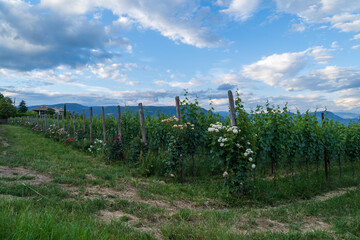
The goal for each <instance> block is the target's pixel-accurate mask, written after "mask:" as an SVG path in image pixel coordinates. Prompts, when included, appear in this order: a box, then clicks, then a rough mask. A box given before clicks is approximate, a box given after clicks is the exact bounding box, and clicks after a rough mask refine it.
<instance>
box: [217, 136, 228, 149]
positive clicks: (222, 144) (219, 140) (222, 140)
mask: <svg viewBox="0 0 360 240" xmlns="http://www.w3.org/2000/svg"><path fill="white" fill-rule="evenodd" d="M227 140H228V139H227V138H224V137H219V139H218V142H219V143H220V147H223V146H224V142H227Z"/></svg>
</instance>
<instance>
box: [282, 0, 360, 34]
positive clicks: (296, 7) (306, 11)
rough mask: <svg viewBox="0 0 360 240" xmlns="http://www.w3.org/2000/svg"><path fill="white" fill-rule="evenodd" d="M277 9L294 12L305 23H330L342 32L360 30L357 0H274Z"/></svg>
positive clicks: (358, 3)
mask: <svg viewBox="0 0 360 240" xmlns="http://www.w3.org/2000/svg"><path fill="white" fill-rule="evenodd" d="M275 1H276V4H277V8H278V10H279V11H282V12H287V13H291V14H295V15H297V16H299V17H300V18H301V19H302V20H303V21H305V22H307V23H330V24H331V26H332V28H336V29H339V30H340V31H343V32H358V31H360V15H359V14H356V12H358V11H359V10H360V1H359V0H346V1H344V0H292V1H289V0H275Z"/></svg>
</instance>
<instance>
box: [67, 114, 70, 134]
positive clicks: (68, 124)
mask: <svg viewBox="0 0 360 240" xmlns="http://www.w3.org/2000/svg"><path fill="white" fill-rule="evenodd" d="M69 115H70V114H69V112H67V113H66V130H67V132H68V133H69V134H70V119H69V118H70V116H69Z"/></svg>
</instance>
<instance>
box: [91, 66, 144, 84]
mask: <svg viewBox="0 0 360 240" xmlns="http://www.w3.org/2000/svg"><path fill="white" fill-rule="evenodd" d="M88 68H89V70H90V72H91V73H92V74H94V75H96V76H97V77H99V78H108V79H113V80H117V81H120V82H125V81H126V80H127V75H126V74H125V72H128V71H132V70H133V69H134V68H138V65H137V64H136V63H112V64H103V63H98V64H95V65H89V66H88Z"/></svg>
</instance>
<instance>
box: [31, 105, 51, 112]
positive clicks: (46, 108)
mask: <svg viewBox="0 0 360 240" xmlns="http://www.w3.org/2000/svg"><path fill="white" fill-rule="evenodd" d="M49 109H50V108H49V107H48V106H41V107H38V108H33V109H31V110H33V111H38V112H39V111H47V110H49Z"/></svg>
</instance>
